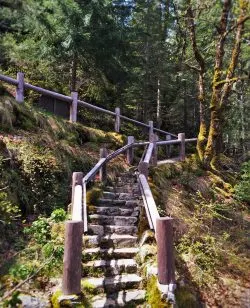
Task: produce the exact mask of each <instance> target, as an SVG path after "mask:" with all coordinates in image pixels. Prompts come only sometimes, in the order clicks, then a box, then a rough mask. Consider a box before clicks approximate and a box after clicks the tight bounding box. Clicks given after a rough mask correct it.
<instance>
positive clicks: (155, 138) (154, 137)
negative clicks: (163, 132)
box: [149, 134, 159, 166]
mask: <svg viewBox="0 0 250 308" xmlns="http://www.w3.org/2000/svg"><path fill="white" fill-rule="evenodd" d="M158 139H159V138H158V136H157V135H156V134H152V135H151V136H150V139H149V141H150V142H153V143H154V150H153V153H152V157H151V163H152V165H153V166H157V152H158V151H157V144H156V142H157V141H158Z"/></svg>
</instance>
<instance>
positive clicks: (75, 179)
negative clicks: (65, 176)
mask: <svg viewBox="0 0 250 308" xmlns="http://www.w3.org/2000/svg"><path fill="white" fill-rule="evenodd" d="M82 179H83V172H73V174H72V194H71V214H72V210H73V204H74V195H75V186H76V185H82Z"/></svg>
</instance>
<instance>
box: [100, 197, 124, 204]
mask: <svg viewBox="0 0 250 308" xmlns="http://www.w3.org/2000/svg"><path fill="white" fill-rule="evenodd" d="M125 203H126V200H119V199H105V198H100V199H99V200H98V204H100V205H104V204H114V205H123V204H125Z"/></svg>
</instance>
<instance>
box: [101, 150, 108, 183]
mask: <svg viewBox="0 0 250 308" xmlns="http://www.w3.org/2000/svg"><path fill="white" fill-rule="evenodd" d="M107 156H108V151H107V149H106V148H101V149H100V158H106V157H107ZM99 177H100V181H101V182H104V183H105V182H106V180H107V166H106V164H104V165H103V166H102V167H101V169H100V171H99Z"/></svg>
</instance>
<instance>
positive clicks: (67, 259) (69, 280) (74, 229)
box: [62, 221, 83, 295]
mask: <svg viewBox="0 0 250 308" xmlns="http://www.w3.org/2000/svg"><path fill="white" fill-rule="evenodd" d="M82 234H83V221H67V222H66V226H65V245H64V257H63V280H62V291H63V294H65V295H70V294H78V293H80V292H81V276H82V271H81V267H82V264H81V261H82Z"/></svg>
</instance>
